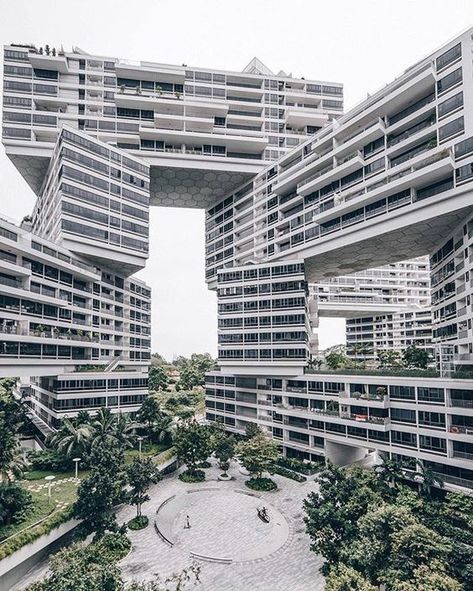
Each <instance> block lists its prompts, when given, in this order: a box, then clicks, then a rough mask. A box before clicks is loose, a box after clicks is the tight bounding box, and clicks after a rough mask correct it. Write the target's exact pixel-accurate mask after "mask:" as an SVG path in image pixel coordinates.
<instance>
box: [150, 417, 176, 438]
mask: <svg viewBox="0 0 473 591" xmlns="http://www.w3.org/2000/svg"><path fill="white" fill-rule="evenodd" d="M173 436H174V419H173V418H172V417H171V416H170V415H168V414H167V413H162V414H161V415H160V416H159V417H158V419H157V420H156V421H155V422H154V423H153V425H152V427H151V439H152V440H153V441H157V442H158V443H163V442H168V443H170V442H171V441H172V439H173Z"/></svg>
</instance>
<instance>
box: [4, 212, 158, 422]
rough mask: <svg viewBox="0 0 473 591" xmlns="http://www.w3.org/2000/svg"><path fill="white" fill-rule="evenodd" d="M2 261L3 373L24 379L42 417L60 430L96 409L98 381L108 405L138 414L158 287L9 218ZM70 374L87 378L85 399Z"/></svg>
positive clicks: (34, 407) (33, 406)
mask: <svg viewBox="0 0 473 591" xmlns="http://www.w3.org/2000/svg"><path fill="white" fill-rule="evenodd" d="M26 225H28V224H26ZM0 262H1V272H0V375H2V376H4V377H12V376H17V377H19V378H20V380H21V382H22V384H23V386H24V391H25V393H26V395H27V398H28V401H29V405H30V407H31V409H32V410H33V411H34V412H35V414H36V415H37V416H38V417H39V419H40V420H41V421H42V422H43V423H46V424H49V425H57V424H58V422H59V421H60V419H61V417H63V416H73V415H74V412H76V411H77V410H78V409H81V408H82V409H84V410H90V411H93V410H96V408H97V406H98V404H97V403H96V400H93V399H94V398H96V399H97V396H98V394H97V387H96V386H97V383H98V381H100V383H103V384H104V386H103V388H102V391H103V394H101V396H102V401H103V403H104V406H109V407H111V408H113V409H117V408H120V407H121V408H127V409H128V410H130V411H131V412H133V411H135V410H137V409H138V407H139V401H140V400H142V399H143V398H144V396H146V394H147V368H148V364H149V361H150V340H151V318H150V313H151V312H150V309H151V302H150V298H151V293H150V289H149V288H148V287H147V286H146V285H145V284H144V283H143V282H142V281H140V280H138V279H135V278H133V277H131V278H129V277H125V276H123V275H119V274H117V273H114V272H111V271H110V269H106V270H104V269H100V268H99V267H97V266H95V265H93V264H91V263H90V262H85V261H84V260H81V259H80V258H79V257H77V255H75V254H74V253H72V252H70V251H68V250H67V249H66V248H64V247H62V246H61V245H59V244H58V243H56V242H51V241H49V240H46V239H44V238H42V237H41V236H39V235H36V234H33V233H32V232H31V230H30V229H25V228H21V227H18V226H16V225H14V224H13V223H10V222H8V221H6V220H3V219H1V220H0ZM118 365H120V370H121V371H120V372H119V373H116V372H114V371H113V370H114V369H117V367H118ZM125 370H126V371H125ZM50 376H55V377H54V378H52V377H50ZM65 376H69V380H72V379H73V376H76V379H77V377H78V378H79V379H80V381H81V390H80V401H79V402H76V401H74V400H73V398H72V397H71V394H73V393H74V392H77V389H75V388H74V387H72V386H70V382H69V381H68V380H66V381H64V380H65ZM117 377H118V378H119V379H117ZM52 380H53V381H54V383H55V382H57V381H58V380H62V385H61V387H60V388H57V387H56V386H54V388H53V387H52V386H51V388H50V387H49V384H52ZM123 380H125V382H123ZM126 388H130V389H131V390H130V391H129V390H126ZM121 390H124V391H125V390H126V396H128V395H129V394H131V395H132V396H134V398H127V399H126V400H125V399H123V398H122V399H120V391H121ZM75 398H78V396H77V394H76V395H75ZM117 398H118V400H116V399H117ZM65 400H69V402H68V403H67V404H66V403H65V402H63V401H65ZM42 426H44V425H42Z"/></svg>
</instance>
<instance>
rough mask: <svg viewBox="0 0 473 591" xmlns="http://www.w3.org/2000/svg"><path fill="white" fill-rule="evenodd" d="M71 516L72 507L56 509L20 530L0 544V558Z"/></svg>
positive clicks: (49, 530) (32, 540)
mask: <svg viewBox="0 0 473 591" xmlns="http://www.w3.org/2000/svg"><path fill="white" fill-rule="evenodd" d="M71 517H72V508H69V509H66V510H65V511H58V512H57V513H54V514H53V515H51V517H49V518H48V519H46V520H45V521H43V522H42V523H40V524H39V525H37V526H36V527H32V528H30V529H27V530H25V531H23V532H20V533H19V534H18V535H16V536H15V537H13V538H11V540H8V542H5V543H4V544H2V545H1V546H0V560H3V558H6V557H7V556H10V555H11V554H13V553H14V552H16V551H17V550H19V549H20V548H22V547H23V546H26V544H30V543H31V542H34V541H35V540H37V539H38V538H40V537H41V536H44V535H46V534H49V533H50V532H51V531H52V530H53V529H55V528H56V527H58V526H60V525H61V524H62V523H65V522H66V521H68V520H69V519H71Z"/></svg>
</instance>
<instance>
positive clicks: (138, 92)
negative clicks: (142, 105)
mask: <svg viewBox="0 0 473 591" xmlns="http://www.w3.org/2000/svg"><path fill="white" fill-rule="evenodd" d="M135 94H141V88H140V87H139V86H137V87H136V88H135Z"/></svg>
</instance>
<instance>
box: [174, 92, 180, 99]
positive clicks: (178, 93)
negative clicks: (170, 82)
mask: <svg viewBox="0 0 473 591" xmlns="http://www.w3.org/2000/svg"><path fill="white" fill-rule="evenodd" d="M174 96H175V97H176V98H177V100H179V99H180V98H181V93H180V92H178V91H177V90H176V92H175V93H174Z"/></svg>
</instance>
